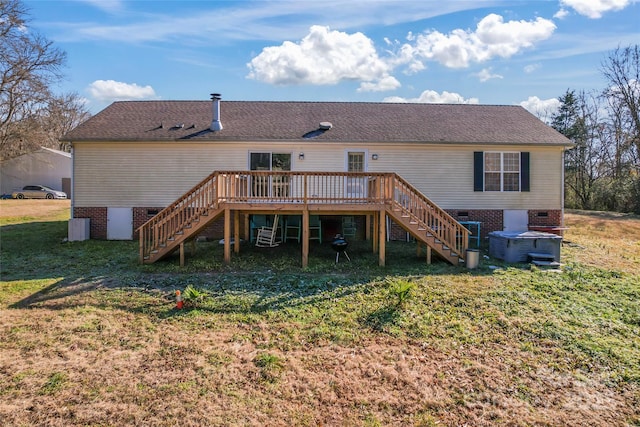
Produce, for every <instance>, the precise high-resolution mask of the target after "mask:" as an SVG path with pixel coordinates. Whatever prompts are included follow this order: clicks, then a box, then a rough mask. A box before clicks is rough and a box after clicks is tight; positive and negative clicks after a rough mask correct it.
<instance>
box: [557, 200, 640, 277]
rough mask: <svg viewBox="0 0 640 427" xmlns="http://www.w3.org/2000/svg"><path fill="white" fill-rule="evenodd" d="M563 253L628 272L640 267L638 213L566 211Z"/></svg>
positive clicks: (639, 219) (580, 259)
mask: <svg viewBox="0 0 640 427" xmlns="http://www.w3.org/2000/svg"><path fill="white" fill-rule="evenodd" d="M565 223H566V225H567V226H568V227H569V229H568V230H567V231H566V233H565V236H564V237H565V238H564V240H565V246H566V248H567V254H568V255H569V256H571V257H573V258H575V260H576V261H578V262H580V263H585V264H588V265H593V266H597V267H601V268H607V269H612V270H617V271H624V272H628V273H638V272H639V271H640V217H638V216H637V215H631V214H620V213H615V212H584V211H568V212H567V213H566V214H565Z"/></svg>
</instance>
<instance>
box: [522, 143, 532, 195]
mask: <svg viewBox="0 0 640 427" xmlns="http://www.w3.org/2000/svg"><path fill="white" fill-rule="evenodd" d="M530 183H531V180H530V176H529V153H528V152H526V151H524V152H522V153H520V191H531V190H530V188H531V184H530Z"/></svg>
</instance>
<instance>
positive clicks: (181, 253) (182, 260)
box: [180, 242, 184, 267]
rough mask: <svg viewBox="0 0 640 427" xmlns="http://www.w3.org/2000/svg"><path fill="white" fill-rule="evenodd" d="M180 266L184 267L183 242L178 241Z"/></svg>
mask: <svg viewBox="0 0 640 427" xmlns="http://www.w3.org/2000/svg"><path fill="white" fill-rule="evenodd" d="M180 267H184V242H180Z"/></svg>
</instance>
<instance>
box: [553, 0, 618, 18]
mask: <svg viewBox="0 0 640 427" xmlns="http://www.w3.org/2000/svg"><path fill="white" fill-rule="evenodd" d="M560 4H561V5H562V6H566V7H570V8H572V9H573V10H575V11H576V12H578V13H579V14H580V15H584V16H586V17H588V18H591V19H598V18H601V17H602V14H603V13H606V12H609V11H612V10H613V11H616V10H622V9H624V8H625V7H627V6H628V5H629V4H630V0H560Z"/></svg>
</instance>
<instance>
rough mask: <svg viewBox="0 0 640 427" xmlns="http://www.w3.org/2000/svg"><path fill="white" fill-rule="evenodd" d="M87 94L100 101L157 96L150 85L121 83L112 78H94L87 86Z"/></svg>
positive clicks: (152, 97)
mask: <svg viewBox="0 0 640 427" xmlns="http://www.w3.org/2000/svg"><path fill="white" fill-rule="evenodd" d="M87 90H88V91H89V94H90V95H91V96H92V97H93V98H94V99H96V100H98V101H102V102H111V101H127V100H135V99H154V98H157V96H156V93H155V91H154V90H153V88H152V87H151V86H138V85H137V84H135V83H122V82H116V81H114V80H96V81H95V82H93V83H91V84H90V85H89V87H88V88H87Z"/></svg>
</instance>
